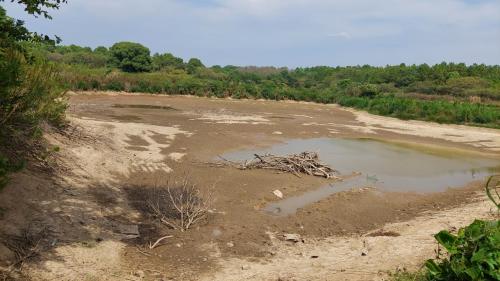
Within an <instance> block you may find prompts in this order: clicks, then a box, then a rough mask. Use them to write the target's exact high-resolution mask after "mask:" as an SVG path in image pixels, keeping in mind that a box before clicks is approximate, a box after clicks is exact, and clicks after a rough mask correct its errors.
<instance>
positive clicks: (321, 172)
mask: <svg viewBox="0 0 500 281" xmlns="http://www.w3.org/2000/svg"><path fill="white" fill-rule="evenodd" d="M254 156H255V158H254V159H252V160H250V161H245V162H243V163H236V162H232V161H228V160H226V159H224V158H221V159H222V160H224V162H222V163H217V164H216V165H217V166H228V165H229V166H233V167H236V168H238V169H241V170H248V169H270V170H278V171H281V172H286V173H292V174H294V175H296V176H297V177H300V174H307V175H312V176H318V177H325V178H327V179H330V178H335V179H340V178H339V177H337V176H336V175H335V174H336V173H337V171H336V170H334V169H333V168H331V167H330V166H328V165H325V164H323V163H321V162H320V161H319V157H318V154H317V153H316V152H307V151H306V152H302V153H299V154H290V155H286V156H275V155H272V154H264V155H258V154H254Z"/></svg>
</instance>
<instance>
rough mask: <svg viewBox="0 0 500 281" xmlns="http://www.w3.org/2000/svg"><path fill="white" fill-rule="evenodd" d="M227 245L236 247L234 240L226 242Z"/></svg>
mask: <svg viewBox="0 0 500 281" xmlns="http://www.w3.org/2000/svg"><path fill="white" fill-rule="evenodd" d="M226 245H227V246H228V247H229V248H232V247H234V243H233V241H231V242H227V243H226Z"/></svg>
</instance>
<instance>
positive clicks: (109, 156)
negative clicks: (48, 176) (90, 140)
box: [69, 117, 191, 180]
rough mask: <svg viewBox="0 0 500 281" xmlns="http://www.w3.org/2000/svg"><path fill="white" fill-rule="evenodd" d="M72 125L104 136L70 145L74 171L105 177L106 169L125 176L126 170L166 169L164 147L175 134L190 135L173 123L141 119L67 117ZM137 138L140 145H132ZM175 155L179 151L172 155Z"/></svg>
mask: <svg viewBox="0 0 500 281" xmlns="http://www.w3.org/2000/svg"><path fill="white" fill-rule="evenodd" d="M69 120H70V121H71V122H72V123H73V124H74V125H75V126H80V127H83V128H85V130H86V131H87V132H88V133H89V134H90V135H93V136H102V137H104V138H105V140H104V141H103V142H102V143H99V144H96V145H93V146H77V147H74V148H72V149H71V153H72V154H74V157H76V158H77V159H78V161H79V163H80V164H81V166H80V167H78V168H79V169H78V168H77V169H75V171H76V172H77V173H79V172H80V173H81V172H85V173H88V174H91V175H93V176H97V177H99V176H102V179H101V180H106V179H108V178H109V177H108V172H114V173H119V174H121V175H124V176H127V175H128V174H129V172H130V170H135V171H138V170H139V171H147V172H154V171H157V170H161V171H164V172H170V171H171V168H170V167H169V166H168V165H167V163H166V155H164V151H165V150H166V149H168V147H170V145H171V143H172V142H173V141H174V139H175V138H176V136H178V135H185V136H191V133H189V132H186V131H183V130H181V129H179V128H178V127H176V126H171V127H168V126H156V125H149V124H143V123H129V122H111V121H99V120H93V119H86V118H74V117H70V118H69ZM138 139H140V148H141V149H134V147H133V146H132V147H131V146H130V145H131V143H134V142H137V140H138ZM175 157H179V155H175Z"/></svg>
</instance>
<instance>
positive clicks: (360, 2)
mask: <svg viewBox="0 0 500 281" xmlns="http://www.w3.org/2000/svg"><path fill="white" fill-rule="evenodd" d="M68 2H69V3H68V4H65V5H63V6H62V7H61V8H60V9H59V10H57V11H52V12H51V15H52V16H53V20H46V19H44V18H43V17H39V18H35V17H33V16H30V15H27V14H26V13H25V12H24V11H23V10H22V8H21V6H19V5H17V4H12V3H9V0H7V3H6V2H0V3H1V5H2V6H3V7H4V8H6V10H7V13H8V14H9V15H10V16H11V17H14V18H17V19H22V20H24V21H25V22H26V26H27V27H28V28H29V29H30V30H33V31H38V32H42V33H44V34H49V35H58V36H59V37H61V38H62V39H63V44H65V45H69V44H77V45H82V46H90V47H92V48H94V47H97V46H100V45H102V46H107V47H109V46H111V45H112V44H113V43H115V42H119V41H133V42H139V43H142V44H143V45H145V46H147V47H149V48H150V49H151V52H152V53H155V52H158V53H172V54H174V55H176V56H179V57H182V58H184V59H189V58H191V57H196V58H200V59H201V60H202V61H203V62H204V63H205V64H206V65H242V66H243V65H256V66H288V67H301V66H316V65H328V66H338V65H340V66H345V65H364V64H370V65H386V64H400V63H406V64H414V63H416V64H420V63H428V64H434V63H440V62H442V61H446V62H464V63H467V64H472V63H485V64H500V0H68Z"/></svg>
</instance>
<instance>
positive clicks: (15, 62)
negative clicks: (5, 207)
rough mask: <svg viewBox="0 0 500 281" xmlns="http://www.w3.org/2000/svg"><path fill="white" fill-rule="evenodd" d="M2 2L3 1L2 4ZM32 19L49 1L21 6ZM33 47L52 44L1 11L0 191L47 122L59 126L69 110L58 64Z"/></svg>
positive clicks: (48, 39) (27, 3)
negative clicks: (31, 15) (28, 45)
mask: <svg viewBox="0 0 500 281" xmlns="http://www.w3.org/2000/svg"><path fill="white" fill-rule="evenodd" d="M0 2H1V0H0ZM19 3H20V4H22V5H24V6H25V8H26V11H28V12H29V13H31V14H36V15H45V16H48V15H47V14H46V11H45V10H43V7H47V8H51V7H52V5H53V3H52V2H50V1H48V2H47V1H41V2H40V1H31V0H30V1H24V0H22V1H19ZM27 43H29V44H44V45H49V44H52V45H53V44H54V43H55V42H54V41H53V40H52V39H50V38H48V37H46V36H42V35H39V34H36V33H32V32H30V31H28V30H27V29H26V28H25V27H24V25H23V23H22V22H21V21H16V20H14V19H12V18H10V17H8V16H7V15H6V12H5V10H4V9H3V8H2V7H0V188H1V187H2V186H3V185H5V183H6V182H7V174H8V173H10V172H12V171H15V170H18V169H19V168H20V167H22V165H23V163H24V160H23V158H24V157H25V156H27V155H26V154H28V152H30V153H36V152H34V151H31V149H30V148H31V146H30V145H28V144H29V143H33V142H34V141H36V139H37V138H38V137H39V136H40V135H41V133H40V132H41V130H40V126H41V124H43V123H52V124H60V123H61V122H62V121H63V118H64V111H65V109H66V105H65V101H64V90H63V89H62V88H61V84H60V79H59V77H58V71H57V69H56V66H55V65H54V63H52V62H49V61H47V59H46V58H45V57H44V56H40V55H39V54H37V52H32V51H31V48H29V47H27Z"/></svg>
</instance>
